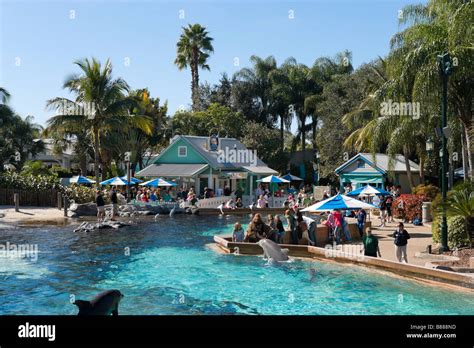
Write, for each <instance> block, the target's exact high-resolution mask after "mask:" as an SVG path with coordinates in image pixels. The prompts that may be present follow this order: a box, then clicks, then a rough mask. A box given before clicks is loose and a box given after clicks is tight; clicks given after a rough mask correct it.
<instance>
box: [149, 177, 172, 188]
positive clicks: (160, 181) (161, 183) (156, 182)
mask: <svg viewBox="0 0 474 348" xmlns="http://www.w3.org/2000/svg"><path fill="white" fill-rule="evenodd" d="M176 185H177V184H176V183H174V182H171V181H166V180H164V179H162V178H156V179H153V180H149V181H146V182H144V183H141V184H140V186H154V187H158V186H176Z"/></svg>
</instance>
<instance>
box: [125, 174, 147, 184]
mask: <svg viewBox="0 0 474 348" xmlns="http://www.w3.org/2000/svg"><path fill="white" fill-rule="evenodd" d="M120 179H122V180H125V181H127V176H126V175H124V176H121V177H120ZM130 182H131V183H132V185H133V184H138V183H140V182H142V180H140V179H137V178H134V177H133V176H132V177H131V178H130Z"/></svg>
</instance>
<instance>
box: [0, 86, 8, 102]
mask: <svg viewBox="0 0 474 348" xmlns="http://www.w3.org/2000/svg"><path fill="white" fill-rule="evenodd" d="M8 99H10V93H8V91H7V90H6V89H5V88H3V87H0V102H1V103H2V104H6V103H7V102H8Z"/></svg>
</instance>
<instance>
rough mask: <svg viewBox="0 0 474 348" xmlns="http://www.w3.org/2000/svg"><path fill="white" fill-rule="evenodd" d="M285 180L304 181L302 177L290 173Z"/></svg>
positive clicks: (284, 177)
mask: <svg viewBox="0 0 474 348" xmlns="http://www.w3.org/2000/svg"><path fill="white" fill-rule="evenodd" d="M282 178H283V179H285V180H288V181H303V179H301V178H300V177H298V176H296V175H293V174H291V173H288V174H286V175H284V176H282Z"/></svg>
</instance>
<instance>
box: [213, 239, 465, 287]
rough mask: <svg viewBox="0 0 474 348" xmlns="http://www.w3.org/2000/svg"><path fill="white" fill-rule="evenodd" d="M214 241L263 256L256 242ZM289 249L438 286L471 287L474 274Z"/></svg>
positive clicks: (294, 253) (228, 249)
mask: <svg viewBox="0 0 474 348" xmlns="http://www.w3.org/2000/svg"><path fill="white" fill-rule="evenodd" d="M214 242H215V244H216V246H217V247H219V249H221V250H222V251H223V252H224V253H227V254H230V253H236V252H237V253H238V254H239V255H262V254H263V251H262V249H261V248H260V246H259V245H257V244H255V243H235V242H232V241H231V240H229V239H226V238H225V237H222V236H214ZM281 246H282V247H283V248H288V249H289V255H290V256H292V257H298V258H303V259H310V260H314V259H319V260H322V261H335V262H338V263H351V264H355V265H361V266H365V267H368V268H372V269H377V270H383V271H388V272H390V273H393V274H395V275H398V276H402V277H407V278H411V279H413V280H427V281H429V282H436V283H438V284H439V283H441V284H440V285H454V286H456V287H461V288H463V289H474V277H472V276H470V275H466V274H462V273H456V272H450V271H445V270H439V269H433V268H428V267H423V266H417V265H412V264H406V263H399V262H395V261H390V260H386V259H381V258H374V257H369V256H364V257H361V256H357V257H355V256H351V255H349V256H348V255H346V253H345V252H343V251H338V250H332V249H325V248H320V247H313V246H307V245H289V244H283V245H281Z"/></svg>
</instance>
